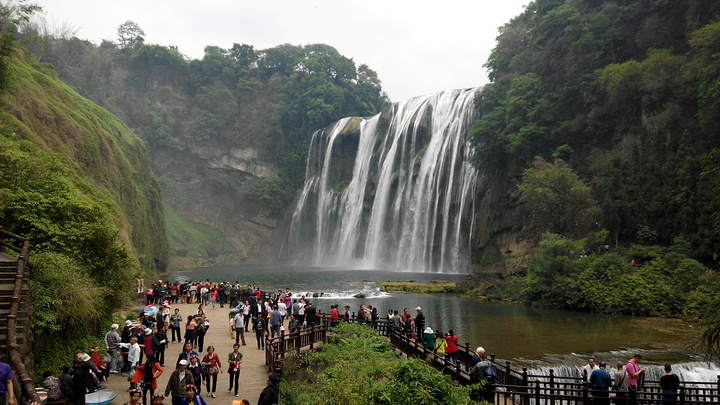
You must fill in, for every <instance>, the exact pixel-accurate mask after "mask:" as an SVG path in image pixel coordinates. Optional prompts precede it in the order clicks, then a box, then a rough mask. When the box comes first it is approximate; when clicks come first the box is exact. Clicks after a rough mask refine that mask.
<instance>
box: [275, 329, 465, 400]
mask: <svg viewBox="0 0 720 405" xmlns="http://www.w3.org/2000/svg"><path fill="white" fill-rule="evenodd" d="M471 388H472V387H471V386H468V387H461V386H460V385H459V384H458V383H457V382H455V381H453V380H452V379H451V378H450V377H449V376H447V375H444V374H442V373H441V372H439V371H437V370H435V369H434V368H432V367H430V366H429V365H426V364H424V363H423V362H422V361H421V360H419V359H398V358H397V357H396V356H395V353H394V350H393V348H392V345H391V344H390V341H389V340H388V339H387V338H386V337H383V336H379V335H378V334H377V331H376V330H374V329H372V328H370V327H368V326H362V325H358V324H353V323H345V322H343V323H341V324H340V325H338V326H337V327H335V328H334V329H333V334H332V336H331V337H330V341H329V342H328V343H327V344H325V345H323V349H322V350H321V351H310V352H306V353H302V354H297V353H295V352H293V354H291V355H289V356H288V357H287V358H286V359H285V361H284V363H283V380H282V383H281V384H280V389H281V390H282V398H283V403H288V404H318V405H321V404H428V405H429V404H443V405H450V404H471V403H475V402H473V401H471V400H470V399H469V393H470V389H471Z"/></svg>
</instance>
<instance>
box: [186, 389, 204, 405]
mask: <svg viewBox="0 0 720 405" xmlns="http://www.w3.org/2000/svg"><path fill="white" fill-rule="evenodd" d="M197 391H198V388H197V387H196V386H195V384H188V385H186V386H185V393H186V395H185V398H183V399H182V400H181V401H180V405H207V404H206V403H205V400H204V399H203V397H202V396H200V394H199V393H198V392H197Z"/></svg>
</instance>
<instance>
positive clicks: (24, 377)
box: [0, 227, 40, 402]
mask: <svg viewBox="0 0 720 405" xmlns="http://www.w3.org/2000/svg"><path fill="white" fill-rule="evenodd" d="M7 238H9V239H13V240H15V241H16V242H19V243H21V247H17V246H15V245H14V244H12V243H9V242H8V241H7V240H6V239H7ZM0 245H2V246H4V247H6V248H8V249H10V250H13V251H15V252H17V253H18V254H19V256H18V258H17V273H16V275H15V282H14V287H13V293H12V298H11V301H10V311H9V314H8V316H7V342H8V358H9V361H10V365H11V366H12V368H13V369H14V370H15V373H16V374H17V375H18V377H19V380H20V382H21V383H20V389H21V390H22V394H25V395H26V396H27V397H28V398H29V399H30V400H31V401H32V402H39V401H40V398H39V397H38V395H37V392H35V386H34V385H33V379H32V377H31V376H30V374H29V373H28V372H27V369H26V368H25V364H24V363H23V359H22V356H21V354H20V350H19V349H20V346H19V345H18V343H17V341H18V340H17V326H18V319H17V318H18V312H19V310H20V300H21V298H22V288H23V282H24V280H23V278H24V275H25V266H26V265H27V260H28V256H29V254H30V240H29V239H28V238H25V237H22V236H19V235H15V234H13V233H11V232H8V231H6V230H5V229H3V228H2V227H0ZM26 305H30V303H29V302H28V303H27V304H26ZM27 341H28V336H26V337H25V342H27Z"/></svg>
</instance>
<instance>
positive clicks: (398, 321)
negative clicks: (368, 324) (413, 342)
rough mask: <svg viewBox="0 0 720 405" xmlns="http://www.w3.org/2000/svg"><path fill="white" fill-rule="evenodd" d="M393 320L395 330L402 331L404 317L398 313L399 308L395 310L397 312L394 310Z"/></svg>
mask: <svg viewBox="0 0 720 405" xmlns="http://www.w3.org/2000/svg"><path fill="white" fill-rule="evenodd" d="M392 321H393V329H394V330H395V332H397V333H402V330H403V320H402V317H401V316H400V315H398V311H397V310H395V312H394V315H393V318H392Z"/></svg>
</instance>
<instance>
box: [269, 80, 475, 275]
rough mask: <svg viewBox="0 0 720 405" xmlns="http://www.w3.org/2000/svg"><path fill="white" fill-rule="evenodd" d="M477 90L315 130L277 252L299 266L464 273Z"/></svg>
mask: <svg viewBox="0 0 720 405" xmlns="http://www.w3.org/2000/svg"><path fill="white" fill-rule="evenodd" d="M479 91H480V89H464V90H452V91H445V92H441V93H437V94H432V95H428V96H422V97H416V98H413V99H410V100H407V101H404V102H399V103H393V104H392V105H390V106H389V107H387V108H384V109H383V112H382V113H380V114H377V115H375V116H373V117H370V118H358V117H349V118H343V119H341V120H340V121H338V122H336V123H335V124H333V125H330V126H329V127H328V128H325V129H322V130H319V131H317V132H315V134H313V136H312V140H311V143H310V148H309V150H308V159H307V171H306V175H305V184H304V186H303V189H302V191H301V192H300V194H299V197H298V202H297V204H296V206H295V210H294V213H293V216H292V221H291V224H290V227H289V231H288V235H287V238H286V240H285V243H284V244H283V246H282V249H281V256H282V257H284V258H286V259H287V260H289V261H290V262H292V263H293V264H296V265H312V266H337V265H342V266H351V265H352V266H354V267H362V268H368V269H378V268H383V269H394V270H408V269H411V270H413V271H426V272H434V273H464V272H467V270H468V266H469V263H470V255H469V250H470V243H471V236H472V227H473V222H472V221H473V218H474V215H473V212H474V205H473V201H474V193H475V185H476V182H477V177H478V176H477V171H476V169H475V168H474V166H473V165H472V164H471V163H470V158H471V155H472V150H473V148H472V146H471V145H470V143H469V141H468V138H469V128H470V126H471V125H472V123H473V121H474V119H475V116H476V108H475V106H474V103H475V98H476V97H477V96H478V95H479Z"/></svg>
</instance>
